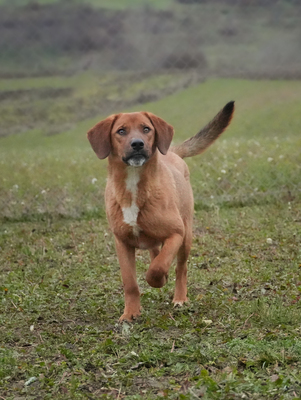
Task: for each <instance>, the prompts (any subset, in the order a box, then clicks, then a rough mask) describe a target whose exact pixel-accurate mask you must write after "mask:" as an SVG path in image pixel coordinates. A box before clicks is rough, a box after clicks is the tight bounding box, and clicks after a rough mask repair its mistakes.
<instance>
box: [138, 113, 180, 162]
mask: <svg viewBox="0 0 301 400" xmlns="http://www.w3.org/2000/svg"><path fill="white" fill-rule="evenodd" d="M144 114H146V116H147V117H148V118H149V119H150V121H151V123H152V124H153V125H154V128H155V130H156V145H157V147H158V149H159V150H160V152H161V153H162V154H164V155H165V154H166V153H167V151H168V149H169V146H170V143H171V141H172V137H173V134H174V130H173V127H172V126H171V125H169V124H168V123H167V122H165V121H164V120H163V119H162V118H159V117H157V116H156V115H154V114H152V113H149V112H145V113H144Z"/></svg>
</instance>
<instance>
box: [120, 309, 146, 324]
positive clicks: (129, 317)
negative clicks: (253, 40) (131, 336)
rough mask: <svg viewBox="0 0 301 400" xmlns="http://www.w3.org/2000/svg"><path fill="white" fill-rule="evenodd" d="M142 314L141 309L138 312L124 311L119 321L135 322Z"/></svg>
mask: <svg viewBox="0 0 301 400" xmlns="http://www.w3.org/2000/svg"><path fill="white" fill-rule="evenodd" d="M140 315H141V313H140V311H138V312H131V313H128V312H127V313H123V314H122V316H121V317H120V318H119V322H123V321H126V322H133V321H135V320H136V319H137V318H139V317H140Z"/></svg>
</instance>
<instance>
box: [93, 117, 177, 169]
mask: <svg viewBox="0 0 301 400" xmlns="http://www.w3.org/2000/svg"><path fill="white" fill-rule="evenodd" d="M173 132H174V131H173V127H172V126H171V125H169V124H167V123H166V122H165V121H164V120H163V119H161V118H159V117H157V116H156V115H154V114H152V113H148V112H135V113H126V114H115V115H111V116H110V117H108V118H106V119H105V120H103V121H100V122H99V123H98V124H96V125H95V126H94V127H93V128H92V129H90V130H89V132H88V139H89V141H90V143H91V146H92V148H93V150H94V151H95V153H96V154H97V157H98V158H100V159H103V158H106V157H108V156H109V155H110V154H112V156H115V157H118V158H119V159H120V160H122V161H123V162H124V163H125V164H127V165H131V166H134V167H140V166H142V165H143V164H144V163H145V162H147V161H148V160H149V158H150V157H151V156H152V155H153V154H154V152H155V151H156V149H157V148H158V149H159V151H160V152H161V153H162V154H166V153H167V151H168V148H169V146H170V143H171V140H172V137H173Z"/></svg>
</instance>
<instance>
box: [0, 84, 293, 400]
mask: <svg viewBox="0 0 301 400" xmlns="http://www.w3.org/2000/svg"><path fill="white" fill-rule="evenodd" d="M47 79H49V80H48V81H43V80H40V81H39V80H33V81H32V82H30V83H29V82H28V81H26V80H18V81H16V80H12V81H10V82H2V81H1V82H0V96H1V91H2V92H4V91H6V92H7V91H13V90H20V89H29V88H34V90H37V91H41V90H44V89H47V88H48V87H49V86H50V85H51V87H52V88H58V89H61V88H70V87H72V89H73V92H72V93H71V92H68V93H67V94H66V92H58V93H57V95H56V98H55V99H54V100H49V99H48V100H47V101H46V99H45V101H44V100H43V98H42V97H43V96H40V99H41V100H40V101H39V100H37V101H36V103H32V104H30V107H31V108H30V109H28V114H27V115H26V113H25V117H24V118H26V123H25V122H24V123H23V122H22V121H23V120H22V119H18V116H17V113H16V107H15V105H16V104H20V103H17V102H18V101H20V99H14V98H10V99H9V102H10V105H9V106H10V109H11V110H12V111H11V112H12V115H15V117H14V118H12V121H13V122H12V123H14V127H15V128H14V130H13V132H11V134H10V135H9V136H7V137H2V138H1V139H0V169H1V176H0V182H1V184H0V213H1V214H0V217H1V227H0V250H1V253H0V265H1V268H0V296H1V297H0V301H1V308H0V398H2V399H6V400H12V399H18V400H21V399H24V400H25V399H64V400H65V399H102V398H103V399H133V400H134V399H157V398H160V397H162V398H166V399H182V400H185V399H196V398H204V399H260V400H261V399H271V400H272V399H298V398H301V386H300V385H301V373H300V371H301V340H300V329H301V312H300V311H301V310H300V301H299V300H300V296H301V293H300V292H301V251H300V250H301V240H300V238H301V206H300V205H301V201H300V200H301V179H300V177H301V154H300V148H301V136H300V107H301V82H300V81H289V82H287V81H247V80H234V79H211V80H208V81H205V82H203V83H201V84H199V85H196V86H192V87H190V88H188V89H185V90H181V91H177V92H175V93H173V94H172V95H170V96H167V97H164V98H162V99H161V100H159V101H156V102H152V103H148V104H143V106H141V105H136V106H135V107H134V106H130V102H129V107H128V110H134V109H135V110H137V109H138V110H139V109H142V108H143V109H145V110H148V111H151V112H154V113H156V114H157V115H159V116H161V117H162V118H164V119H166V120H167V121H168V122H169V123H171V124H172V125H173V126H174V127H175V129H176V135H175V141H181V140H184V139H185V138H188V137H189V136H191V135H193V134H194V133H195V132H196V130H197V129H199V128H200V127H201V126H203V125H204V124H205V123H207V122H208V120H210V118H212V117H213V116H214V115H215V114H216V112H217V111H219V109H220V108H222V107H223V106H224V104H225V103H226V102H227V101H230V100H235V101H236V113H235V117H234V120H233V122H232V124H231V126H230V127H229V129H228V130H227V131H226V132H225V133H224V134H223V136H222V137H221V138H220V139H219V140H218V141H217V142H216V143H215V144H214V145H213V146H212V147H211V148H210V149H209V150H208V151H207V152H206V153H205V154H203V155H200V156H198V157H195V158H193V159H189V160H187V162H188V164H189V167H190V171H191V181H192V186H193V189H194V194H195V227H194V242H193V248H192V251H191V256H190V260H189V288H188V292H189V294H188V295H189V299H190V301H189V304H188V305H187V306H185V307H183V308H181V309H174V308H173V307H172V304H171V299H172V294H173V287H174V272H173V271H172V272H171V274H170V279H169V282H168V284H167V285H166V286H165V287H164V288H163V289H162V290H159V289H152V288H150V287H149V286H148V285H147V284H146V282H145V280H144V274H145V272H146V268H147V264H148V262H149V261H148V255H147V254H146V253H145V252H140V251H139V252H138V253H137V263H138V275H139V284H140V287H141V291H142V305H143V314H142V317H141V318H140V319H139V321H137V322H135V323H134V324H131V325H129V324H123V325H119V324H118V318H119V316H120V315H121V313H122V310H123V290H122V284H121V279H120V275H119V266H118V263H117V259H116V255H115V250H114V245H113V238H112V235H111V233H110V231H109V229H108V225H107V222H106V219H105V211H104V200H103V192H104V186H105V179H106V161H99V160H98V159H97V158H96V156H95V155H94V153H93V151H92V150H91V148H90V147H89V143H88V142H87V139H86V134H85V133H86V131H87V130H88V129H89V128H90V127H91V126H92V125H93V124H94V123H95V122H97V121H98V120H99V119H100V118H102V117H104V116H105V115H101V113H100V115H99V117H94V116H93V118H90V115H88V114H87V113H86V114H82V115H81V116H79V117H78V118H74V120H72V121H71V128H70V127H69V126H68V124H67V123H70V121H69V120H70V118H71V116H72V115H73V114H72V112H73V113H74V110H78V108H76V107H75V108H72V109H69V110H68V109H67V108H64V107H63V108H62V109H61V108H60V105H61V104H64V103H65V102H66V96H69V98H70V101H71V102H72V101H74V96H75V94H76V96H78V99H79V100H80V101H82V102H83V103H84V104H85V101H87V98H88V97H89V96H90V95H91V91H92V89H93V77H92V78H91V76H89V77H87V76H85V78H84V80H83V83H82V84H80V81H76V80H74V81H72V78H70V81H68V80H67V79H64V80H62V81H60V80H59V79H57V78H55V79H56V80H55V79H54V80H53V81H52V80H51V79H52V78H47ZM148 79H155V78H148ZM164 79H167V80H168V79H169V78H168V77H165V78H164ZM55 82H56V83H55ZM110 82H111V81H110V78H109V77H107V85H108V88H109V87H110V86H112V84H111V83H110ZM155 82H157V80H156V79H155ZM171 82H173V80H172V79H171ZM52 83H53V85H52ZM5 85H6V86H5ZM140 85H142V87H144V85H146V87H148V86H147V85H148V83H147V81H146V83H145V82H144V81H141V82H140ZM158 85H159V86H160V84H158ZM150 86H151V85H150ZM115 89H116V87H115ZM108 91H109V90H108ZM116 91H117V92H118V90H117V89H116ZM172 91H173V90H172ZM96 92H97V91H96ZM39 93H40V92H39ZM135 93H136V92H135ZM36 95H37V93H36V92H35V91H34V92H32V93H30V96H33V97H34V96H36ZM30 99H32V97H30ZM28 103H31V102H30V101H29V102H28ZM53 103H56V107H57V108H56V109H55V105H54V104H53ZM3 104H4V106H3V107H8V103H3ZM72 104H75V103H72ZM88 104H89V103H88V101H87V106H86V109H87V110H88V108H89V107H88ZM36 107H40V111H39V112H37V108H36ZM49 107H50V109H51V110H52V112H53V115H54V117H53V118H54V122H53V124H54V125H55V126H60V124H62V123H63V122H62V121H66V124H67V125H63V126H64V129H63V132H62V133H61V134H56V135H54V134H52V135H50V134H49V132H48V131H46V127H47V126H48V125H51V123H50V122H49V121H51V120H47V123H43V122H41V120H40V119H39V115H43V116H44V115H46V116H48V115H49V114H47V113H48V109H49ZM60 110H61V112H62V115H60V114H59V112H60ZM66 110H67V111H66ZM72 110H73V111H72ZM31 111H32V112H31ZM94 111H95V110H94V109H93V113H91V115H92V114H93V115H96V113H95V112H94ZM75 112H76V111H75ZM87 112H88V111H87ZM13 113H14V114H13ZM68 113H69V114H68ZM7 115H8V111H5V113H1V118H0V124H2V126H4V124H5V123H6V122H5V121H6V120H5V118H7ZM66 115H67V116H66ZM22 118H23V117H22ZM47 118H48V117H47ZM23 124H24V125H25V127H23V128H24V129H22V125H23ZM5 126H6V127H9V124H7V125H5ZM48 128H49V126H48ZM16 132H20V133H19V134H13V133H16ZM47 133H48V134H47ZM95 179H97V181H96V180H95Z"/></svg>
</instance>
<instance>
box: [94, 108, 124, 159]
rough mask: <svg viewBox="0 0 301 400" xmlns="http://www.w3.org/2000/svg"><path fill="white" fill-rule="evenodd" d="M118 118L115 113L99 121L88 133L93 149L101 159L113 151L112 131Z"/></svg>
mask: <svg viewBox="0 0 301 400" xmlns="http://www.w3.org/2000/svg"><path fill="white" fill-rule="evenodd" d="M116 118H117V115H116V114H114V115H111V116H110V117H108V118H106V119H104V120H103V121H100V122H98V124H96V125H95V126H93V128H92V129H90V130H89V132H88V134H87V136H88V139H89V141H90V144H91V146H92V149H93V150H94V151H95V153H96V155H97V157H98V158H100V159H103V158H106V157H108V155H109V154H110V152H111V138H110V133H111V129H112V126H113V123H114V122H115V120H116Z"/></svg>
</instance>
